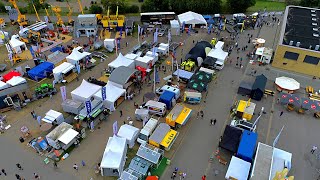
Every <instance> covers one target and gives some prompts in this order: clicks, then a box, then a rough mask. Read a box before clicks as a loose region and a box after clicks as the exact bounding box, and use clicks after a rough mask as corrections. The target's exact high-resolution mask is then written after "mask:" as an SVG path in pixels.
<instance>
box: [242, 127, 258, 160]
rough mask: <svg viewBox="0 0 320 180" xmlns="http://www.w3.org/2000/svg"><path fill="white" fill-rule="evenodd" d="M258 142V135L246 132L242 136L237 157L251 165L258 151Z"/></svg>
mask: <svg viewBox="0 0 320 180" xmlns="http://www.w3.org/2000/svg"><path fill="white" fill-rule="evenodd" d="M257 140H258V134H257V133H254V132H251V131H247V130H244V131H243V133H242V136H241V140H240V144H239V148H238V152H237V157H238V158H240V159H242V160H245V161H248V162H250V163H251V162H252V158H253V155H254V152H255V150H256V144H257Z"/></svg>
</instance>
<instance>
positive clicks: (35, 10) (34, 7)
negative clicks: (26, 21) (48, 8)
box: [31, 0, 41, 22]
mask: <svg viewBox="0 0 320 180" xmlns="http://www.w3.org/2000/svg"><path fill="white" fill-rule="evenodd" d="M31 3H32V6H33V9H34V12H36V16H37V19H38V21H39V22H40V21H41V20H40V17H39V14H38V11H37V9H36V6H35V5H34V3H33V0H31Z"/></svg>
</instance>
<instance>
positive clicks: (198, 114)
mask: <svg viewBox="0 0 320 180" xmlns="http://www.w3.org/2000/svg"><path fill="white" fill-rule="evenodd" d="M199 117H200V112H199V111H198V112H197V119H199Z"/></svg>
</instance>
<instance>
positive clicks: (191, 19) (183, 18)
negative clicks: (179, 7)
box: [178, 11, 207, 25]
mask: <svg viewBox="0 0 320 180" xmlns="http://www.w3.org/2000/svg"><path fill="white" fill-rule="evenodd" d="M178 19H179V21H180V23H181V24H182V23H183V22H185V24H205V25H207V21H206V20H205V19H204V18H203V16H202V15H201V14H198V13H194V12H191V11H188V12H185V13H182V14H179V15H178Z"/></svg>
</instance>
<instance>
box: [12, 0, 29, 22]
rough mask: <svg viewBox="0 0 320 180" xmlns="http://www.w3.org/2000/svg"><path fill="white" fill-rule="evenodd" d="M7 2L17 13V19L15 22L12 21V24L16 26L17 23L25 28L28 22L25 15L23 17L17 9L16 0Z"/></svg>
mask: <svg viewBox="0 0 320 180" xmlns="http://www.w3.org/2000/svg"><path fill="white" fill-rule="evenodd" d="M9 2H10V3H11V4H12V5H13V7H14V8H15V9H16V10H17V12H18V18H17V21H16V22H15V21H13V22H12V24H16V23H18V24H19V26H23V27H24V26H26V25H28V20H27V19H26V15H23V14H21V12H20V10H19V7H18V5H17V2H16V0H9Z"/></svg>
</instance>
